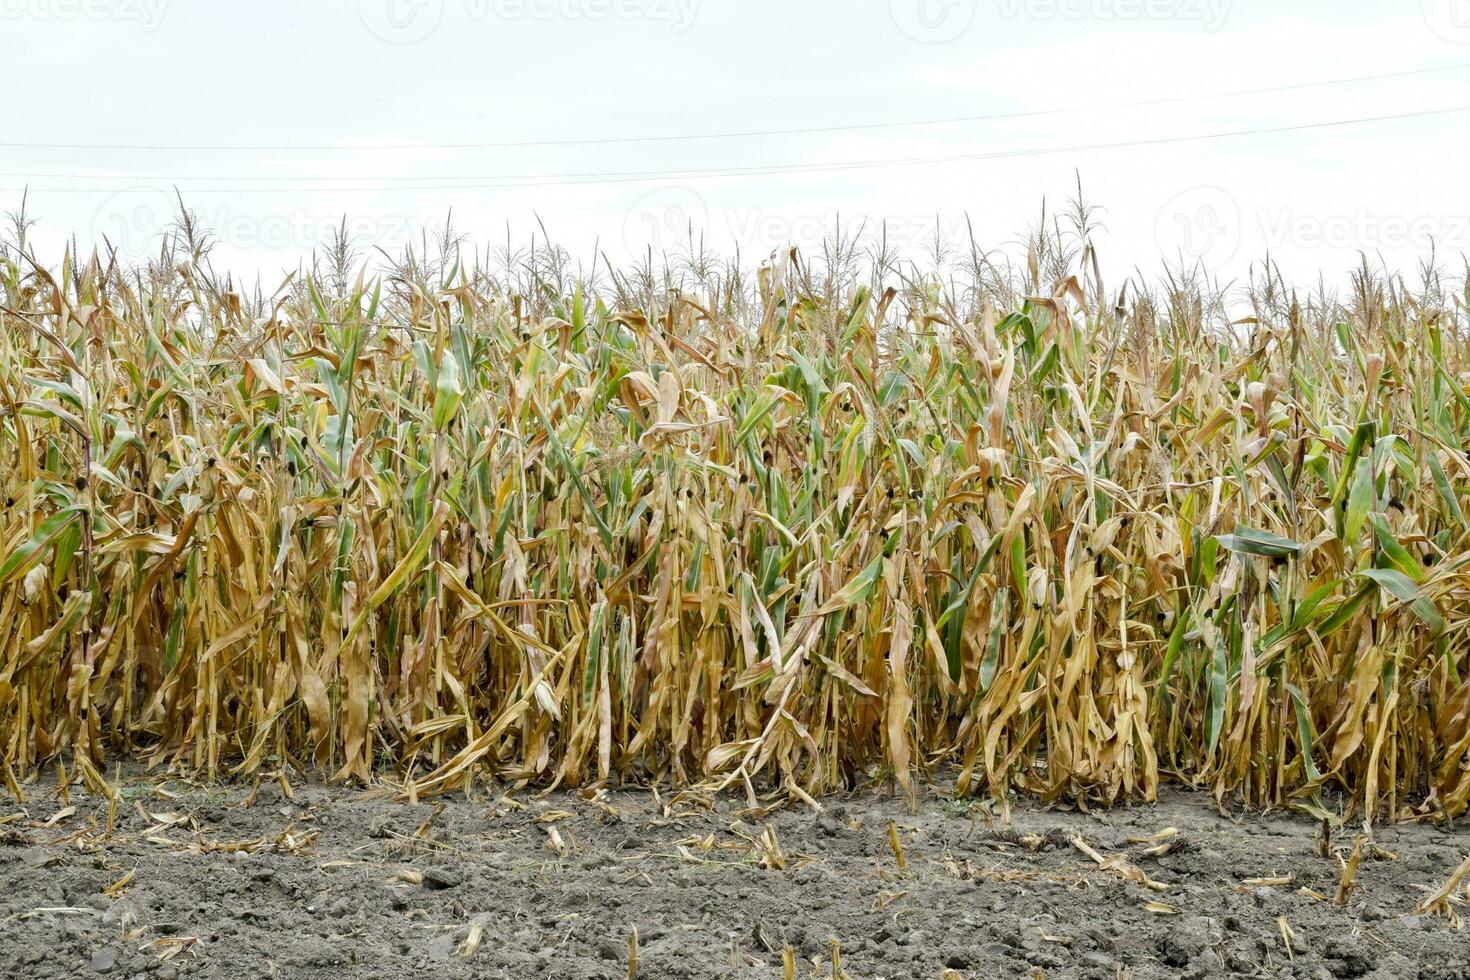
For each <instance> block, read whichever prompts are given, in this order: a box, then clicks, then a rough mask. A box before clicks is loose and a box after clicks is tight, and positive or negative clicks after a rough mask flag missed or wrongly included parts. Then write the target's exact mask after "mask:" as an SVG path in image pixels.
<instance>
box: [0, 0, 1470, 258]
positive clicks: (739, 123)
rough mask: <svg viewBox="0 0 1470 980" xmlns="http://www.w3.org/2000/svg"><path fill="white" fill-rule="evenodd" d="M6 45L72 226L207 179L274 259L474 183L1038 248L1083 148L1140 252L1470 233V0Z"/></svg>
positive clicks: (1186, 2) (148, 3)
mask: <svg viewBox="0 0 1470 980" xmlns="http://www.w3.org/2000/svg"><path fill="white" fill-rule="evenodd" d="M0 73H3V78H4V83H5V86H4V90H5V93H6V108H5V110H4V119H5V122H6V124H7V125H6V126H5V127H4V130H3V136H0V139H3V140H4V141H8V142H5V143H4V145H3V146H0V171H3V174H4V176H3V177H0V186H3V187H4V188H5V191H4V196H5V200H6V206H7V208H11V207H14V206H15V205H16V204H18V203H19V200H20V191H21V189H22V188H24V187H29V188H30V210H31V212H32V214H33V216H34V217H36V218H38V219H39V221H40V224H39V226H38V228H37V231H36V240H37V242H38V243H39V244H41V245H42V246H45V247H47V248H53V249H57V250H58V252H57V255H58V257H59V248H60V246H61V243H62V242H63V240H64V239H65V238H67V237H68V236H72V235H75V236H76V237H77V238H79V239H80V240H82V241H84V242H92V241H97V240H100V237H101V236H102V235H106V236H108V238H109V239H111V240H112V241H113V242H114V244H116V245H117V246H119V248H120V249H121V250H123V251H124V252H125V253H130V254H141V253H142V252H143V251H146V250H147V249H149V248H150V247H151V246H153V245H154V243H155V241H156V240H155V239H154V238H153V237H152V235H153V233H154V232H155V231H156V230H157V226H158V225H160V224H161V223H164V222H166V221H167V219H168V217H169V213H170V212H171V210H172V202H173V195H174V188H175V187H177V188H178V190H179V191H180V192H181V193H182V195H183V198H184V201H185V203H186V204H187V205H189V206H190V207H191V208H192V209H194V210H195V211H197V212H198V213H199V214H200V215H201V216H202V217H203V219H204V221H205V222H206V223H207V224H209V225H210V226H212V227H213V228H214V229H215V231H216V232H217V233H218V235H219V236H220V238H221V240H222V244H221V246H220V248H219V250H218V251H217V253H216V264H217V265H221V266H229V267H231V268H235V269H238V270H240V271H241V272H242V273H244V274H246V275H247V276H253V275H255V274H256V273H260V274H261V275H262V276H263V277H264V278H266V279H271V278H274V277H275V276H276V275H277V274H278V273H279V272H280V271H281V270H284V269H287V268H291V267H294V266H295V265H296V263H297V262H298V261H299V259H300V257H301V256H302V255H304V254H309V253H310V252H311V250H312V249H313V248H314V247H318V246H319V245H320V244H321V243H322V241H323V240H324V239H325V237H326V233H327V229H328V228H330V227H331V226H333V225H335V224H336V223H337V221H338V220H339V219H340V218H341V216H342V215H343V214H344V213H345V214H346V215H347V216H348V218H349V229H350V230H351V231H352V232H353V233H354V235H355V236H356V238H357V239H358V241H359V244H360V245H362V246H364V247H370V246H373V245H382V246H384V247H386V248H388V249H389V250H390V251H392V250H394V249H396V248H397V247H399V246H401V245H402V244H403V242H404V241H405V240H406V239H408V238H410V237H414V238H416V237H417V236H418V234H419V232H420V229H422V228H423V227H425V226H428V227H438V226H439V225H441V224H442V221H443V217H444V215H445V213H446V212H447V211H448V210H449V209H450V208H451V207H452V208H453V210H454V215H455V223H456V225H457V226H458V227H459V229H460V230H462V231H464V232H468V233H470V234H471V235H472V236H473V237H474V238H475V239H476V240H478V241H481V242H484V241H493V242H502V241H504V240H505V238H506V234H507V227H509V229H510V235H511V237H512V239H513V240H514V241H515V242H517V243H521V242H524V241H525V240H527V239H528V238H529V236H530V234H531V233H532V231H533V230H535V228H536V224H535V222H536V220H537V218H538V217H539V219H540V221H541V222H542V223H543V224H544V225H545V227H546V228H547V229H548V230H549V231H550V233H551V234H552V236H553V237H554V238H555V239H557V240H558V241H559V242H561V243H562V244H564V245H565V246H566V247H567V248H568V249H570V250H571V251H572V252H573V253H574V254H577V255H579V256H587V257H591V256H592V255H593V254H594V252H593V249H594V244H596V245H597V247H599V248H600V249H601V250H602V251H605V252H606V253H607V254H608V256H609V257H610V258H612V259H613V260H614V261H620V260H623V259H625V258H626V257H628V256H629V255H630V254H631V253H633V252H642V251H643V249H645V248H646V247H648V246H650V245H651V246H653V247H654V248H655V249H659V248H673V247H677V246H679V245H680V244H681V242H682V240H683V238H684V228H685V227H686V226H687V225H688V224H689V223H690V222H693V224H694V225H695V226H696V228H697V229H700V230H702V231H704V233H705V235H706V238H707V241H708V242H709V243H710V245H711V246H712V247H714V248H716V249H719V250H722V251H728V250H730V249H732V248H734V247H736V246H737V245H738V246H739V247H740V248H741V249H742V251H743V253H744V254H746V255H747V256H750V257H752V259H755V258H759V257H760V256H762V255H764V254H765V253H766V252H768V251H769V250H770V249H772V248H774V247H777V246H780V245H782V244H784V243H785V242H787V241H788V240H789V241H793V242H794V243H795V244H797V245H800V246H803V247H806V248H811V247H813V246H815V244H816V243H817V242H818V241H819V239H820V237H821V235H822V233H823V231H824V230H826V229H829V228H830V227H831V223H832V221H833V219H834V217H835V216H836V215H839V214H840V215H841V216H842V218H843V221H844V223H846V224H849V225H850V226H856V225H858V224H859V223H860V222H862V221H864V220H866V221H867V222H868V228H869V229H874V228H877V227H879V226H880V225H881V226H884V227H886V228H887V229H888V232H889V237H890V240H891V241H894V242H897V243H898V244H900V245H902V244H904V243H914V244H915V245H916V246H922V245H923V244H924V243H927V242H928V241H929V240H931V239H932V238H933V236H934V233H935V230H936V228H937V229H939V230H940V231H941V232H942V233H944V234H946V235H947V236H949V237H953V236H954V235H955V234H957V233H960V232H962V230H963V228H964V222H965V220H966V218H967V217H968V219H969V221H970V223H971V224H972V225H973V227H974V229H975V232H976V235H977V237H978V238H979V239H980V241H981V243H982V244H986V245H995V246H1003V245H1005V244H1006V243H1008V242H1014V241H1015V240H1016V239H1017V237H1018V236H1019V235H1020V233H1021V232H1023V231H1024V229H1025V228H1026V227H1027V225H1028V224H1031V223H1033V222H1034V221H1035V219H1036V216H1037V215H1038V214H1039V212H1040V209H1041V206H1042V202H1043V200H1046V201H1048V202H1049V203H1051V204H1053V205H1060V204H1064V203H1065V202H1066V201H1067V199H1069V198H1070V197H1071V196H1072V194H1073V189H1074V182H1075V175H1076V174H1078V173H1080V175H1081V178H1082V181H1083V185H1084V188H1085V190H1086V191H1087V194H1088V196H1089V197H1090V198H1091V199H1092V201H1093V202H1094V203H1096V204H1098V205H1101V207H1102V210H1101V211H1100V212H1099V218H1100V220H1101V222H1102V224H1103V226H1104V228H1105V235H1103V236H1102V238H1101V245H1102V247H1103V249H1104V258H1105V260H1106V261H1107V263H1108V266H1109V267H1110V268H1112V269H1116V270H1121V271H1125V272H1126V271H1130V270H1131V269H1133V268H1134V267H1138V268H1142V269H1144V270H1145V271H1150V270H1157V269H1160V268H1161V267H1162V263H1163V262H1164V261H1165V260H1169V261H1177V260H1178V259H1179V258H1180V257H1181V256H1183V257H1185V258H1187V259H1195V258H1200V259H1203V260H1204V261H1205V262H1206V263H1207V264H1208V265H1209V266H1210V267H1211V268H1212V269H1214V270H1217V271H1219V272H1220V273H1221V274H1222V275H1223V276H1226V277H1238V276H1241V275H1243V274H1244V272H1245V270H1246V268H1247V267H1248V265H1249V263H1250V262H1251V261H1253V260H1258V259H1260V258H1261V257H1262V256H1263V255H1264V254H1265V253H1266V251H1267V250H1268V249H1269V250H1270V251H1271V253H1272V255H1273V256H1275V257H1277V258H1278V259H1279V260H1280V261H1281V262H1282V264H1283V265H1284V267H1285V268H1286V270H1287V272H1288V273H1289V274H1290V275H1293V276H1294V277H1297V278H1299V279H1301V280H1314V279H1315V277H1316V275H1317V273H1318V272H1319V271H1320V272H1322V273H1324V274H1325V275H1326V276H1327V277H1328V278H1329V279H1334V280H1335V279H1338V278H1340V277H1341V275H1342V273H1343V272H1344V270H1346V269H1347V268H1348V267H1350V266H1352V265H1354V264H1355V263H1356V261H1357V254H1358V252H1359V251H1360V250H1365V251H1367V252H1369V253H1370V254H1371V255H1372V256H1373V258H1374V261H1378V259H1379V257H1380V256H1382V258H1383V260H1384V261H1385V262H1387V263H1388V264H1389V265H1392V266H1398V267H1401V268H1405V269H1412V267H1413V266H1414V265H1415V264H1416V263H1417V260H1418V258H1419V256H1421V255H1422V254H1425V253H1426V252H1427V250H1428V244H1429V241H1430V239H1431V238H1433V239H1436V240H1438V241H1439V242H1440V248H1441V251H1442V257H1443V258H1444V259H1445V260H1446V264H1451V265H1458V264H1459V261H1460V260H1459V258H1458V257H1457V256H1458V254H1459V253H1461V252H1464V251H1467V250H1470V193H1467V187H1470V183H1467V181H1466V180H1465V173H1466V163H1467V159H1470V153H1467V151H1470V111H1446V110H1465V109H1470V0H1423V2H1422V3H1421V2H1420V0H1392V2H1389V0H1383V2H1377V3H1365V2H1347V0H1331V2H1328V0H1293V2H1292V3H1290V4H1285V3H1280V2H1277V0H862V2H853V0H847V2H838V0H738V2H737V0H251V2H250V3H248V4H245V3H221V2H213V0H210V2H206V0H0ZM1365 76H1379V77H1373V78H1365ZM1383 76H1388V77H1383ZM1324 83H1326V84H1324ZM1243 90H1244V91H1243ZM1262 90H1268V91H1262ZM1242 93H1243V94H1242ZM1140 103H1145V104H1140ZM974 117H989V118H981V119H976V118H974ZM935 120H949V121H947V122H941V123H935V122H934V121H935ZM955 120H959V121H955ZM1350 120H1357V121H1356V122H1352V123H1351V124H1345V125H1329V124H1336V123H1344V122H1347V121H1350ZM1364 120H1366V121H1364ZM907 123H928V124H925V125H892V124H907ZM1242 132H1245V133H1246V135H1231V136H1220V134H1238V133H1242ZM701 136H703V137H709V138H697V139H688V138H685V137H701ZM1201 136H1216V137H1218V138H1209V139H1195V137H1201ZM650 137H653V139H650ZM669 137H679V138H669ZM576 141H580V142H576ZM1120 144H1131V145H1120ZM895 161H905V162H901V163H900V162H895ZM267 285H269V283H267Z"/></svg>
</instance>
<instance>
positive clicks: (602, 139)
mask: <svg viewBox="0 0 1470 980" xmlns="http://www.w3.org/2000/svg"><path fill="white" fill-rule="evenodd" d="M1467 69H1470V62H1466V63H1462V64H1454V65H1441V66H1438V67H1434V68H1413V69H1407V70H1404V71H1394V72H1383V73H1380V74H1375V75H1354V76H1349V77H1346V78H1330V79H1321V80H1317V81H1310V82H1293V83H1289V84H1284V85H1270V86H1265V87H1260V88H1244V89H1234V90H1231V91H1225V92H1210V93H1205V94H1197V95H1176V96H1167V97H1164V98H1154V99H1141V100H1134V101H1128V102H1113V103H1105V104H1103V105H1099V106H1083V105H1076V106H1063V107H1057V108H1050V109H1031V110H1023V111H1017V112H999V113H989V114H985V115H977V116H948V117H941V118H932V119H909V120H897V121H891V122H872V123H852V124H847V125H833V126H799V127H793V128H789V129H748V130H731V131H726V132H717V133H691V134H673V133H670V134H659V135H645V136H599V137H567V138H562V139H550V140H504V141H495V142H481V143H323V144H315V145H312V144H281V145H276V146H259V145H249V144H238V145H225V144H194V145H190V144H164V143H47V142H27V141H21V142H3V141H0V148H4V149H30V150H36V149H51V150H125V151H159V152H216V151H219V152H233V153H248V152H271V153H284V152H292V151H301V152H347V151H373V152H390V151H406V150H492V149H499V150H508V149H527V148H533V147H553V146H608V145H616V144H635V143H674V142H692V141H697V140H722V139H749V138H756V137H774V136H810V135H821V134H824V133H849V132H869V131H873V130H884V129H906V128H920V127H925V126H954V125H961V124H967V123H979V122H999V121H1003V120H1009V119H1034V118H1039V117H1045V116H1060V115H1069V114H1074V113H1078V112H1099V111H1107V110H1112V109H1137V108H1144V107H1148V106H1161V105H1177V104H1181V103H1189V102H1207V101H1212V100H1216V99H1230V98H1239V97H1242V96H1248V95H1270V94H1276V93H1281V92H1294V91H1301V90H1303V89H1313V88H1326V87H1330V86H1334V85H1354V84H1359V83H1363V82H1377V81H1387V80H1390V79H1399V78H1411V77H1415V76H1421V75H1432V74H1442V73H1445V72H1454V71H1465V70H1467Z"/></svg>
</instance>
